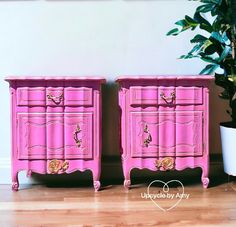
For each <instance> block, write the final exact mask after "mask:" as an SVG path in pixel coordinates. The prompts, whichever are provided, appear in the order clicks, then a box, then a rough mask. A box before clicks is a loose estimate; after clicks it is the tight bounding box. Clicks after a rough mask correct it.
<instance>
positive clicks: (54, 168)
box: [48, 159, 69, 174]
mask: <svg viewBox="0 0 236 227" xmlns="http://www.w3.org/2000/svg"><path fill="white" fill-rule="evenodd" d="M68 168H69V162H68V161H64V162H62V161H60V160H57V159H53V160H51V161H50V162H49V163H48V171H49V172H50V173H51V174H58V173H59V171H61V172H62V173H63V172H65V171H66V170H67V169H68Z"/></svg>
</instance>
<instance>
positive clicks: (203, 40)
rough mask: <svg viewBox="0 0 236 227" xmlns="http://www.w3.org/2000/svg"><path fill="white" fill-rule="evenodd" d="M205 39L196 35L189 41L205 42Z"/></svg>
mask: <svg viewBox="0 0 236 227" xmlns="http://www.w3.org/2000/svg"><path fill="white" fill-rule="evenodd" d="M206 40H207V38H206V37H205V36H203V35H199V34H198V35H196V36H194V38H193V39H191V40H190V42H191V43H198V42H205V41H206Z"/></svg>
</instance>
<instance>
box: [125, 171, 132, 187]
mask: <svg viewBox="0 0 236 227" xmlns="http://www.w3.org/2000/svg"><path fill="white" fill-rule="evenodd" d="M123 171H124V177H125V180H124V188H125V189H126V190H129V189H130V186H131V180H130V170H129V169H128V170H123Z"/></svg>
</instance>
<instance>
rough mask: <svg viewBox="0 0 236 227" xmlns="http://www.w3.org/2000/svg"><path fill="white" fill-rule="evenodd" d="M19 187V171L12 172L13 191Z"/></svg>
mask: <svg viewBox="0 0 236 227" xmlns="http://www.w3.org/2000/svg"><path fill="white" fill-rule="evenodd" d="M18 189H19V180H18V172H13V174H12V191H18Z"/></svg>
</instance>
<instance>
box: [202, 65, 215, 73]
mask: <svg viewBox="0 0 236 227" xmlns="http://www.w3.org/2000/svg"><path fill="white" fill-rule="evenodd" d="M217 68H219V65H218V64H210V65H207V66H206V67H205V68H204V69H203V70H202V71H201V72H200V74H212V73H213V72H215V71H216V69H217Z"/></svg>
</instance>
